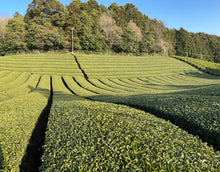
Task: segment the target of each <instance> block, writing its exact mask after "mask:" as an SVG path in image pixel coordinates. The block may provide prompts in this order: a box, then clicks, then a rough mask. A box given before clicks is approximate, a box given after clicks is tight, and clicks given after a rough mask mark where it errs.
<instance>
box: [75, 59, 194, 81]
mask: <svg viewBox="0 0 220 172" xmlns="http://www.w3.org/2000/svg"><path fill="white" fill-rule="evenodd" d="M77 59H78V61H79V63H80V65H81V67H82V68H83V70H84V71H85V72H86V74H87V75H88V77H89V78H92V79H93V78H98V79H101V78H109V79H110V78H131V77H132V78H137V77H148V76H156V75H157V76H158V75H162V76H164V75H169V74H176V73H186V72H192V71H194V72H197V70H195V69H194V68H193V67H191V66H189V65H187V64H185V63H183V62H178V61H176V60H175V59H172V58H168V57H158V56H155V57H141V56H140V57H139V56H138V57H136V56H128V57H118V56H101V55H99V56H98V55H96V56H92V55H79V56H77Z"/></svg>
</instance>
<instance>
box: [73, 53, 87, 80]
mask: <svg viewBox="0 0 220 172" xmlns="http://www.w3.org/2000/svg"><path fill="white" fill-rule="evenodd" d="M74 59H75V61H76V63H77V65H78V67H79V69H80V70H81V72H82V74H83V76H84V78H85V79H86V80H88V79H89V77H88V75H87V74H86V73H85V71H84V70H83V69H82V67H81V65H80V63H79V61H78V59H77V57H76V56H75V55H74Z"/></svg>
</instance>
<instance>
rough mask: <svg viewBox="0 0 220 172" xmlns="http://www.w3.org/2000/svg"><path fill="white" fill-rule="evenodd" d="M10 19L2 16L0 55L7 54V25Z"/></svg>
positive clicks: (0, 21) (0, 23)
mask: <svg viewBox="0 0 220 172" xmlns="http://www.w3.org/2000/svg"><path fill="white" fill-rule="evenodd" d="M8 21H9V18H4V17H2V16H0V55H5V53H6V50H5V48H6V37H7V27H6V26H7V24H8Z"/></svg>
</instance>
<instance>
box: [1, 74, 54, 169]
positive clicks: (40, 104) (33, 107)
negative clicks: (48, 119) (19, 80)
mask: <svg viewBox="0 0 220 172" xmlns="http://www.w3.org/2000/svg"><path fill="white" fill-rule="evenodd" d="M48 79H49V78H48ZM48 79H46V78H44V77H43V78H42V82H41V83H40V84H39V88H37V89H36V90H34V91H33V92H32V93H30V94H28V95H26V96H22V97H20V98H15V99H12V100H9V101H4V102H1V103H0V171H1V170H3V171H19V165H20V163H21V160H22V157H23V156H24V154H25V149H26V147H27V145H28V142H29V138H30V136H31V133H32V131H33V129H34V127H35V124H36V122H37V120H38V117H39V116H40V114H41V112H42V110H43V109H44V107H45V106H46V104H47V101H48V98H49V95H50V90H49V89H50V85H49V80H48Z"/></svg>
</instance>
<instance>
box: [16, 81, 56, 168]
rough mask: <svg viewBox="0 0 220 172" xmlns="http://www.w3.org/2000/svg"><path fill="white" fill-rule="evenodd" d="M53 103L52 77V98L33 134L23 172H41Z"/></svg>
mask: <svg viewBox="0 0 220 172" xmlns="http://www.w3.org/2000/svg"><path fill="white" fill-rule="evenodd" d="M52 101H53V87H52V77H50V97H49V99H48V103H47V105H46V107H45V108H44V109H43V110H42V112H41V114H40V116H39V118H38V121H37V124H36V126H35V128H34V130H33V132H32V135H31V138H30V140H29V144H28V146H27V149H26V152H25V155H24V157H23V158H22V162H21V165H20V171H22V172H39V171H40V169H39V168H40V166H41V164H42V160H41V157H42V155H43V145H44V142H45V135H46V129H47V123H48V118H49V114H50V109H51V105H52Z"/></svg>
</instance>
